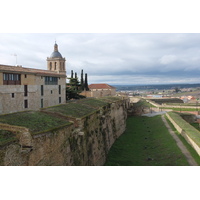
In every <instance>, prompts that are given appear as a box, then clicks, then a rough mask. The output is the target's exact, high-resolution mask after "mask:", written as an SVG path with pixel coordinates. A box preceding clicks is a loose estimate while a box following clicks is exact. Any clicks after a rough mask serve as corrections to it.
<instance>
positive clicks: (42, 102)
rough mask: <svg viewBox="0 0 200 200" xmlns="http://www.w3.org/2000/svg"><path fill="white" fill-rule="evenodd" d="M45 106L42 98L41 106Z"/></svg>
mask: <svg viewBox="0 0 200 200" xmlns="http://www.w3.org/2000/svg"><path fill="white" fill-rule="evenodd" d="M43 106H44V105H43V99H41V108H43Z"/></svg>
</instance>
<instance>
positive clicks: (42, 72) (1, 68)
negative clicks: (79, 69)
mask: <svg viewBox="0 0 200 200" xmlns="http://www.w3.org/2000/svg"><path fill="white" fill-rule="evenodd" d="M0 72H12V73H27V74H28V73H30V74H35V75H43V76H59V77H60V76H63V77H65V76H66V75H65V74H60V73H57V72H53V71H50V70H43V69H34V68H25V67H22V66H11V65H1V64H0Z"/></svg>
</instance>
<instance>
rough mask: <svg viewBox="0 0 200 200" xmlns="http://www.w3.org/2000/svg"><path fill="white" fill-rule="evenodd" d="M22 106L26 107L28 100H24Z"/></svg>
mask: <svg viewBox="0 0 200 200" xmlns="http://www.w3.org/2000/svg"><path fill="white" fill-rule="evenodd" d="M24 108H28V100H27V99H26V100H24Z"/></svg>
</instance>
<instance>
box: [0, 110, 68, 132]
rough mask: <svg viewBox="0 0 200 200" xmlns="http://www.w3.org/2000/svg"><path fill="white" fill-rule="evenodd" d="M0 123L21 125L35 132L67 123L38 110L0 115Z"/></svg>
mask: <svg viewBox="0 0 200 200" xmlns="http://www.w3.org/2000/svg"><path fill="white" fill-rule="evenodd" d="M0 123H5V124H10V125H15V126H23V127H26V128H28V129H29V130H30V132H31V133H37V132H41V131H45V130H48V129H52V128H55V127H59V126H61V125H65V124H69V122H68V121H67V120H65V119H61V118H58V117H54V116H51V115H48V114H46V113H43V112H39V111H27V112H18V113H12V114H7V115H1V116H0Z"/></svg>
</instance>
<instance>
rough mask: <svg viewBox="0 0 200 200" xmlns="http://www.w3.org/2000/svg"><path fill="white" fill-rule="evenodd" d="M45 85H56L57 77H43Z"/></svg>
mask: <svg viewBox="0 0 200 200" xmlns="http://www.w3.org/2000/svg"><path fill="white" fill-rule="evenodd" d="M45 85H58V77H52V76H45Z"/></svg>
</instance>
